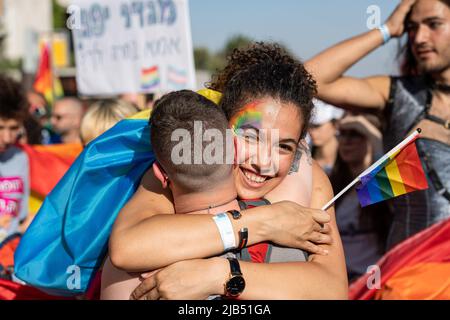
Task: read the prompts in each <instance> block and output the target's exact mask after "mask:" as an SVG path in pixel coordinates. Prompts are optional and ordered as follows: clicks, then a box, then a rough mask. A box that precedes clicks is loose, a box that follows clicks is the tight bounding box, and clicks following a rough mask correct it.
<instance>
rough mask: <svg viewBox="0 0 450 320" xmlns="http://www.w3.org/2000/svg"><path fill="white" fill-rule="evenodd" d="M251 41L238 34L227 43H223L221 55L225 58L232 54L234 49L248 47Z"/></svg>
mask: <svg viewBox="0 0 450 320" xmlns="http://www.w3.org/2000/svg"><path fill="white" fill-rule="evenodd" d="M252 42H253V41H252V39H250V38H249V37H247V36H244V35H241V34H238V35H235V36H232V37H231V38H230V39H228V41H227V42H226V43H225V46H224V48H223V50H222V52H221V54H222V55H223V56H224V58H226V56H228V55H229V54H231V53H232V52H233V50H234V49H242V48H246V47H248V46H249V45H250V44H251V43H252Z"/></svg>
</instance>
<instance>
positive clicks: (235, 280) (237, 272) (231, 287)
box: [225, 257, 245, 298]
mask: <svg viewBox="0 0 450 320" xmlns="http://www.w3.org/2000/svg"><path fill="white" fill-rule="evenodd" d="M227 259H228V261H229V262H230V272H231V275H230V279H229V280H228V281H227V282H226V283H225V297H229V298H237V297H239V296H240V295H241V293H242V292H243V291H244V289H245V280H244V277H243V276H242V272H241V267H240V266H239V261H238V260H237V259H236V258H229V257H228V258H227Z"/></svg>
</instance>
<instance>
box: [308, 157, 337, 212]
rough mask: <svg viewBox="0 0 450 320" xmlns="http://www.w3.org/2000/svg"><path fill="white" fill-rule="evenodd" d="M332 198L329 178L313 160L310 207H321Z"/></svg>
mask: <svg viewBox="0 0 450 320" xmlns="http://www.w3.org/2000/svg"><path fill="white" fill-rule="evenodd" d="M332 198H333V188H332V187H331V183H330V179H329V178H328V176H327V174H326V173H325V171H324V170H323V169H322V168H321V167H320V165H319V164H317V162H316V161H314V160H313V162H312V196H311V207H312V208H321V207H322V206H323V205H325V204H326V203H327V202H328V201H330V199H332Z"/></svg>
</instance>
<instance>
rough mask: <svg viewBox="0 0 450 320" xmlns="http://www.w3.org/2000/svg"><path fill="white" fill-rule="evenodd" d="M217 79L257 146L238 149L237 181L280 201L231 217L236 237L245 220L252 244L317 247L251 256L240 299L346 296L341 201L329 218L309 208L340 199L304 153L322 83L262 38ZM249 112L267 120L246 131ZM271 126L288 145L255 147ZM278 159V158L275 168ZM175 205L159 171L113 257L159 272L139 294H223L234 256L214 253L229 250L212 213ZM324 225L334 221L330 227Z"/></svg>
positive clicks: (224, 102)
mask: <svg viewBox="0 0 450 320" xmlns="http://www.w3.org/2000/svg"><path fill="white" fill-rule="evenodd" d="M209 86H210V88H212V89H216V90H220V91H221V92H222V93H223V97H222V99H221V102H220V107H221V108H222V109H223V111H224V112H225V115H226V116H227V119H228V121H229V122H230V126H231V127H232V128H234V129H241V131H240V132H241V133H243V134H242V135H241V136H239V135H238V138H236V143H237V150H243V149H244V150H247V151H248V152H245V153H241V152H238V155H237V163H238V165H236V169H235V170H234V180H235V186H236V189H237V193H238V197H239V198H240V199H260V198H266V199H268V200H269V201H270V202H272V203H273V204H272V205H268V206H262V207H257V208H252V209H248V210H242V212H241V217H240V218H239V219H229V221H230V223H231V225H232V230H233V233H234V236H235V237H236V238H238V237H239V235H238V231H239V230H242V228H244V227H245V228H247V229H248V231H249V233H248V243H247V246H251V245H254V244H256V243H260V242H272V243H275V244H277V245H280V246H285V247H290V248H299V249H303V250H306V251H308V252H310V253H312V255H311V256H310V257H309V259H308V261H303V262H281V263H254V262H245V261H241V264H240V268H241V271H242V274H243V275H244V278H245V282H246V286H245V290H244V291H243V292H242V294H241V295H240V298H241V299H333V298H335V299H345V298H346V297H347V280H346V271H345V262H344V255H343V250H342V245H341V242H340V238H339V233H338V230H337V227H336V222H335V218H334V211H333V208H330V209H329V210H328V214H329V218H328V219H327V218H325V219H324V217H323V212H322V211H321V210H318V209H310V208H306V207H303V206H301V205H299V204H302V205H305V206H309V207H311V208H321V207H322V206H323V205H324V204H325V203H326V202H327V201H328V200H329V199H331V198H332V190H331V186H330V183H329V181H328V178H327V177H326V175H325V174H324V172H323V171H322V170H321V169H320V168H319V166H318V165H317V164H315V163H311V164H309V163H308V161H306V160H307V159H306V157H301V154H302V152H301V151H302V148H301V147H300V146H301V139H302V138H303V136H304V134H305V132H306V130H307V126H308V123H309V118H310V115H311V111H312V107H313V104H312V98H313V96H314V95H315V92H316V85H315V82H314V81H313V79H312V78H311V76H310V75H309V73H308V72H307V71H306V70H305V69H304V67H303V65H302V64H301V63H300V62H299V61H297V60H295V59H293V58H292V57H291V56H289V55H288V54H287V53H286V52H285V51H284V50H282V49H281V48H280V47H279V46H277V45H272V44H264V43H257V44H254V45H253V46H251V47H250V48H248V49H247V50H235V51H234V52H233V54H232V55H231V56H230V57H229V62H228V66H227V67H226V68H225V69H224V70H223V72H221V73H219V75H218V76H217V77H215V79H214V81H213V82H212V83H211V84H210V85H209ZM248 112H256V113H257V114H259V117H258V120H257V121H256V122H257V123H256V124H254V125H253V126H247V127H245V126H242V127H239V128H237V126H238V125H237V120H236V119H237V118H239V116H240V115H242V114H245V113H248ZM261 130H267V131H268V132H271V131H273V130H275V131H277V132H278V133H279V137H280V140H279V141H282V142H283V143H279V144H277V145H270V146H269V147H268V149H270V150H267V154H263V155H257V154H255V153H253V151H252V150H254V148H251V147H249V145H251V144H254V143H260V142H259V141H257V139H256V138H255V137H253V138H255V139H253V138H252V136H251V134H252V133H253V134H254V133H255V131H256V132H257V131H261ZM268 154H270V156H267V155H268ZM274 155H275V156H274ZM274 158H276V159H277V162H278V164H277V165H276V169H275V170H273V166H274V163H273V161H274V160H273V159H274ZM267 160H269V161H268V162H267ZM300 167H301V168H302V170H299V168H300ZM308 167H309V170H310V171H311V172H312V183H311V186H310V187H309V186H308V184H309V183H308V182H307V181H306V182H305V180H304V179H305V178H306V180H307V179H308V177H307V171H308ZM308 189H309V192H307V191H306V190H308ZM305 195H306V197H305ZM309 195H311V197H309ZM285 200H290V201H285ZM174 211H175V210H174V204H173V199H172V195H171V193H170V191H168V189H164V188H162V186H161V183H160V182H159V181H158V180H157V179H156V177H155V176H154V174H153V172H152V171H151V170H149V171H148V172H147V173H146V174H145V176H144V177H143V179H142V181H141V185H140V187H139V189H138V190H137V192H136V193H135V194H134V196H133V197H132V198H131V199H130V201H129V202H128V203H127V205H125V207H124V208H123V209H122V211H121V212H120V214H119V216H118V218H117V220H116V222H115V225H114V228H113V232H112V235H111V238H110V251H109V255H110V260H111V262H112V264H113V265H114V266H115V267H116V268H118V269H122V270H126V271H129V272H146V271H148V270H157V269H158V270H159V271H158V272H157V273H151V274H147V275H146V276H145V279H144V280H143V281H142V283H141V285H140V286H139V287H138V288H137V289H136V290H135V292H134V294H133V297H134V298H136V299H146V298H150V299H174V298H176V299H203V298H205V297H208V296H210V295H216V294H218V295H223V294H224V290H223V286H224V280H225V279H226V278H227V277H229V274H230V270H229V267H228V262H227V261H226V259H217V258H215V259H211V258H208V257H212V256H218V255H220V254H222V253H223V251H224V246H223V243H222V241H221V237H220V236H219V233H218V232H217V227H216V225H215V223H214V220H213V219H212V218H211V216H209V215H195V214H193V215H183V214H173V213H174ZM323 222H329V223H325V224H324V225H323V227H321V225H320V223H323ZM327 233H328V234H327ZM330 237H331V238H332V241H331V238H330ZM181 244H182V248H180V245H181ZM180 249H181V250H180ZM294 279H295V280H294ZM158 288H166V290H158ZM167 288H170V289H169V290H167Z"/></svg>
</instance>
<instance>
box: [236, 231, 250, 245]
mask: <svg viewBox="0 0 450 320" xmlns="http://www.w3.org/2000/svg"><path fill="white" fill-rule="evenodd" d="M238 234H239V245H238V250H242V249H244V248H245V247H246V246H247V242H248V229H247V228H242V229H241V230H239V232H238Z"/></svg>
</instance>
